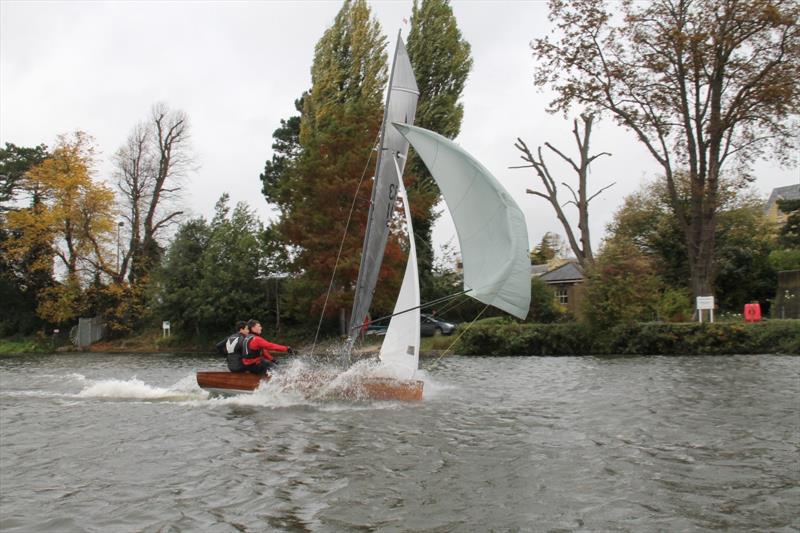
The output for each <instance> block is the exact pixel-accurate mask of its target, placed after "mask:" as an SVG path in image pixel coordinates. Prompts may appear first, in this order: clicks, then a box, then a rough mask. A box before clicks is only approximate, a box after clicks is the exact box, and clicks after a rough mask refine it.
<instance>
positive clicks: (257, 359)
mask: <svg viewBox="0 0 800 533" xmlns="http://www.w3.org/2000/svg"><path fill="white" fill-rule="evenodd" d="M247 327H248V328H249V330H250V334H249V335H247V337H245V339H244V341H243V343H242V365H243V366H244V369H243V370H244V371H245V372H252V373H253V374H266V373H267V371H268V370H269V369H270V368H272V367H274V366H275V358H274V357H272V354H271V353H270V350H271V351H275V352H285V353H289V354H293V353H295V352H294V350H293V349H292V348H290V347H289V346H283V345H282V344H275V343H272V342H269V341H267V340H265V339H264V338H263V337H261V329H262V328H261V322H259V321H258V320H250V321H248V322H247Z"/></svg>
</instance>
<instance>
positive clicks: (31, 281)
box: [0, 143, 53, 335]
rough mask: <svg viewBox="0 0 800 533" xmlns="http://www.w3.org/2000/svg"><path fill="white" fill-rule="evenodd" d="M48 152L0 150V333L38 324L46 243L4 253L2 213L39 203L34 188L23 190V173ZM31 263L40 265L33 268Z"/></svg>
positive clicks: (47, 271) (47, 276)
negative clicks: (24, 249) (21, 252)
mask: <svg viewBox="0 0 800 533" xmlns="http://www.w3.org/2000/svg"><path fill="white" fill-rule="evenodd" d="M49 155H50V154H49V152H48V149H47V146H45V145H44V144H40V145H38V146H35V147H31V148H28V147H23V146H17V145H14V144H12V143H6V146H5V148H1V149H0V250H2V251H3V253H1V254H0V301H2V302H3V305H2V306H0V335H11V334H16V333H29V332H31V331H33V330H34V329H35V328H37V327H39V326H40V325H41V321H40V320H39V319H38V317H36V301H37V295H38V294H39V293H40V292H41V291H42V290H44V289H45V288H47V287H49V286H51V285H52V283H53V268H52V252H51V250H50V246H49V244H44V245H42V244H40V245H39V246H31V247H30V248H29V249H28V251H27V253H25V254H23V255H21V256H20V255H17V256H16V257H14V256H12V255H11V254H9V253H6V250H7V241H8V239H10V238H12V234H11V232H10V230H9V228H8V225H7V222H6V212H8V211H13V210H16V209H18V208H20V207H27V208H33V207H34V206H35V205H37V204H38V203H40V202H41V196H40V195H39V194H38V193H37V191H35V190H26V188H25V184H26V181H25V175H26V174H27V173H28V171H29V170H30V169H31V168H32V167H34V166H36V165H39V164H40V163H42V161H44V160H45V159H47V157H49ZM25 202H27V205H26V204H25ZM47 259H49V260H50V261H49V264H48V261H47ZM34 265H42V266H43V268H33V266H34ZM45 265H46V266H45Z"/></svg>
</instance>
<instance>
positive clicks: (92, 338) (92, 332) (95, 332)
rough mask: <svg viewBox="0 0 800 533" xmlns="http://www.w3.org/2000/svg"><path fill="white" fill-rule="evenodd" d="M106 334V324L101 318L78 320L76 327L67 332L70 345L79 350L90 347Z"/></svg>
mask: <svg viewBox="0 0 800 533" xmlns="http://www.w3.org/2000/svg"><path fill="white" fill-rule="evenodd" d="M105 334H106V323H105V321H104V320H103V317H102V316H99V315H98V316H96V317H93V318H79V319H78V325H77V326H74V327H73V328H72V330H71V331H70V332H69V338H70V340H72V344H74V345H75V346H77V347H79V348H84V347H86V346H90V345H91V344H92V343H94V342H97V341H99V340H100V339H102V338H103V336H105Z"/></svg>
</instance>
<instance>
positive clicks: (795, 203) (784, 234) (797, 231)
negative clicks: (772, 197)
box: [778, 200, 800, 248]
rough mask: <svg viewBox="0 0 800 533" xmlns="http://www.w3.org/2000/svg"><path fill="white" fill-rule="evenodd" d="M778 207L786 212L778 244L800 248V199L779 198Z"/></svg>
mask: <svg viewBox="0 0 800 533" xmlns="http://www.w3.org/2000/svg"><path fill="white" fill-rule="evenodd" d="M778 209H780V210H781V211H782V212H783V213H786V223H785V224H784V225H783V227H782V228H781V231H780V235H779V236H778V244H780V245H781V246H782V247H784V248H800V200H778Z"/></svg>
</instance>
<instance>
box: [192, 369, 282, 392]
mask: <svg viewBox="0 0 800 533" xmlns="http://www.w3.org/2000/svg"><path fill="white" fill-rule="evenodd" d="M267 381H269V376H259V375H256V374H251V373H250V372H198V373H197V384H198V385H199V386H200V388H201V389H204V390H207V391H209V392H215V393H217V394H241V393H247V392H253V391H254V390H256V389H257V388H258V386H259V385H260V384H261V383H266V382H267Z"/></svg>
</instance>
